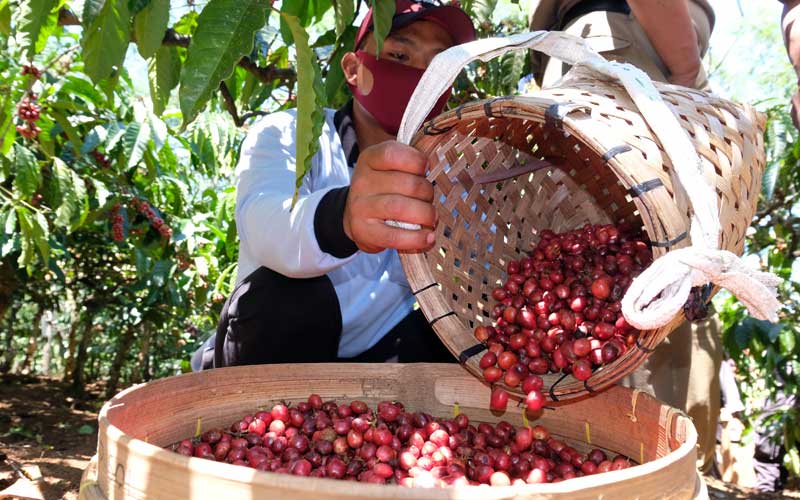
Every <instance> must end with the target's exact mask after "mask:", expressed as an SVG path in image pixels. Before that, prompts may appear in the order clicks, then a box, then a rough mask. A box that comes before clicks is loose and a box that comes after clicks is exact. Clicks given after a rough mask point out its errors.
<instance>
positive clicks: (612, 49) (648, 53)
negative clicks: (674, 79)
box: [542, 2, 711, 90]
mask: <svg viewBox="0 0 800 500" xmlns="http://www.w3.org/2000/svg"><path fill="white" fill-rule="evenodd" d="M689 15H690V17H691V18H692V23H693V24H694V28H695V33H697V43H698V45H699V47H698V48H699V49H700V54H701V56H703V55H705V53H706V50H708V39H709V38H710V37H711V23H710V21H709V19H708V16H707V15H706V12H705V11H704V10H703V9H702V8H701V7H700V6H698V5H697V4H695V3H694V2H689ZM564 31H565V32H567V33H569V34H571V35H575V36H579V37H581V38H584V39H585V40H586V41H587V42H588V43H589V45H590V46H591V47H592V48H593V49H594V50H596V51H597V52H600V53H601V54H602V55H603V56H604V57H605V58H606V59H610V60H613V61H620V62H628V63H631V64H633V65H634V66H636V67H638V68H639V69H641V70H642V71H644V72H645V73H647V74H648V75H649V76H650V78H652V79H653V80H656V81H659V82H666V81H667V76H668V75H669V70H667V67H666V66H665V65H664V63H663V62H662V61H661V57H659V56H658V53H657V52H656V50H655V49H654V48H653V45H652V44H651V43H650V40H649V39H648V38H647V35H646V34H645V32H644V30H643V29H642V26H641V25H640V24H639V22H638V21H636V18H635V17H633V14H628V15H625V14H619V13H616V12H592V13H589V14H586V15H584V16H581V17H578V18H576V19H574V20H572V21H571V22H570V23H569V24H567V26H566V27H565V28H564ZM568 69H569V66H567V65H566V64H564V63H562V62H561V61H558V60H552V59H551V60H548V61H546V62H545V67H544V75H543V78H542V86H543V87H548V86H550V85H552V84H553V83H555V82H556V81H557V80H558V79H560V78H561V77H562V76H563V75H564V74H565V73H566V72H567V70H568ZM695 88H698V89H703V90H707V89H708V78H707V76H706V73H705V70H704V69H703V68H700V74H699V75H698V76H697V81H696V83H695Z"/></svg>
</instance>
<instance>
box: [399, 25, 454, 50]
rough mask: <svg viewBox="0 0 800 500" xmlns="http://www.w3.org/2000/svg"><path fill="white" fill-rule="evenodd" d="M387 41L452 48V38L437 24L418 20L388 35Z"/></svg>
mask: <svg viewBox="0 0 800 500" xmlns="http://www.w3.org/2000/svg"><path fill="white" fill-rule="evenodd" d="M388 38H389V39H391V40H392V41H395V42H399V43H402V44H404V45H411V46H420V45H425V46H426V47H431V46H433V47H434V48H441V49H447V48H450V47H452V46H453V37H452V36H451V35H450V33H448V32H447V30H445V29H444V27H442V26H441V25H440V24H439V23H437V22H435V21H431V20H428V19H418V20H416V21H414V22H413V23H411V24H409V25H407V26H403V27H401V28H397V29H396V30H393V31H392V32H391V33H389V36H388Z"/></svg>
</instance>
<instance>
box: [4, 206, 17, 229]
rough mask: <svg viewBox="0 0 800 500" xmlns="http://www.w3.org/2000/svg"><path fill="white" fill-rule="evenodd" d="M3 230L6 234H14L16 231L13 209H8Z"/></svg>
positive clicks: (15, 215)
mask: <svg viewBox="0 0 800 500" xmlns="http://www.w3.org/2000/svg"><path fill="white" fill-rule="evenodd" d="M4 230H5V232H6V234H14V233H15V232H16V231H17V212H15V211H13V210H9V211H8V217H7V218H6V224H5V227H4Z"/></svg>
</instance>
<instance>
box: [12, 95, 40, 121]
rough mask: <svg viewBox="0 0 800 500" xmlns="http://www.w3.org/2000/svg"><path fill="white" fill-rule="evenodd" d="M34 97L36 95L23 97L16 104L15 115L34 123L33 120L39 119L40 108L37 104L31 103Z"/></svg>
mask: <svg viewBox="0 0 800 500" xmlns="http://www.w3.org/2000/svg"><path fill="white" fill-rule="evenodd" d="M35 97H36V96H27V97H24V98H23V99H22V100H21V101H20V102H19V103H18V104H17V115H18V116H19V117H20V119H22V120H23V121H26V122H30V123H34V122H36V121H38V120H39V116H40V115H39V112H40V108H39V106H38V105H36V104H34V103H33V101H34V100H35Z"/></svg>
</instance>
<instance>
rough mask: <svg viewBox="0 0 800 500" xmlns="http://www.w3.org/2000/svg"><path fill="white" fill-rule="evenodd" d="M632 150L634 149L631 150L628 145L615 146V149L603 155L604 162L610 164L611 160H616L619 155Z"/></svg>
mask: <svg viewBox="0 0 800 500" xmlns="http://www.w3.org/2000/svg"><path fill="white" fill-rule="evenodd" d="M631 149H633V148H631V147H630V146H628V145H627V144H620V145H619V146H614V147H613V148H611V149H609V150H608V151H606V152H605V153H603V161H604V162H606V163H608V162H609V161H611V158H614V157H615V156H617V155H618V154H622V153H627V152H628V151H630V150H631Z"/></svg>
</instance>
